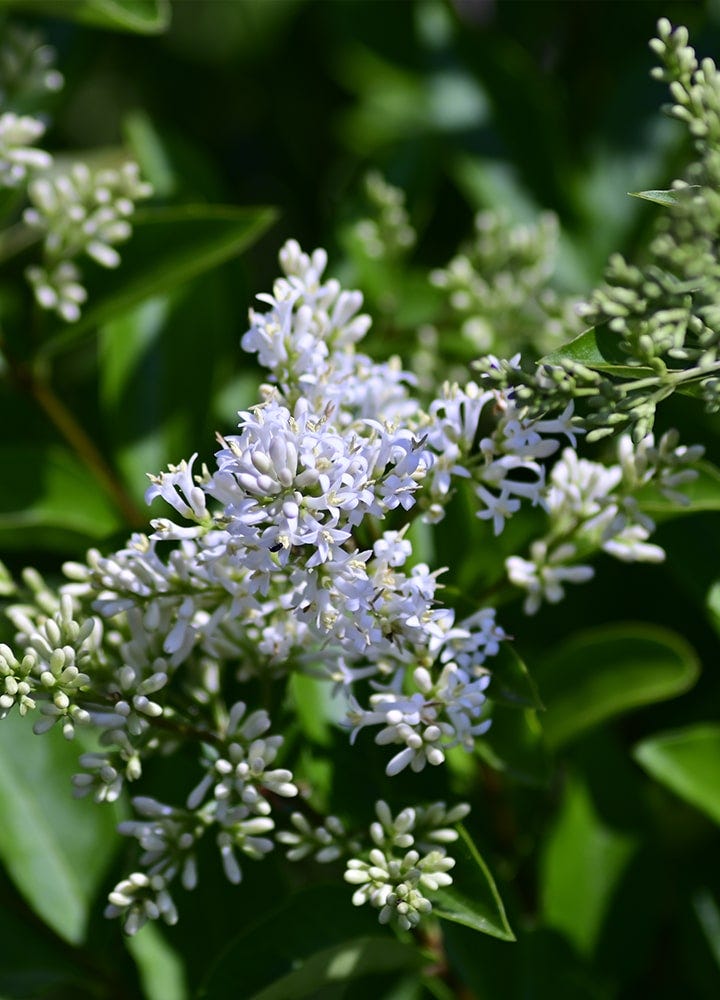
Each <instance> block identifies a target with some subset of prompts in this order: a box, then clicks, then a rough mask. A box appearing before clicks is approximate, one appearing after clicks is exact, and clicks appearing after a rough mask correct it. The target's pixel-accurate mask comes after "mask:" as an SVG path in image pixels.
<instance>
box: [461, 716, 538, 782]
mask: <svg viewBox="0 0 720 1000" xmlns="http://www.w3.org/2000/svg"><path fill="white" fill-rule="evenodd" d="M544 718H545V716H544V715H543V720H544ZM475 746H476V751H477V753H478V756H479V757H480V758H481V759H482V760H484V761H485V763H486V764H487V765H488V766H489V767H492V768H493V769H494V770H496V771H500V772H501V773H503V774H505V775H506V776H507V777H508V778H510V779H511V780H512V781H514V782H517V783H519V784H521V785H529V786H531V787H533V788H543V787H545V786H547V784H548V783H549V781H550V777H551V773H552V769H551V762H550V758H549V755H548V752H547V747H546V745H545V739H544V734H543V726H542V724H541V722H540V719H539V718H538V713H537V712H535V711H533V710H532V709H529V708H526V709H523V710H522V711H518V709H517V706H513V707H512V708H509V707H507V706H505V705H501V704H495V705H494V706H493V709H492V725H491V727H490V729H489V730H488V733H487V735H486V736H482V737H481V738H479V739H478V740H477V741H476V744H475Z"/></svg>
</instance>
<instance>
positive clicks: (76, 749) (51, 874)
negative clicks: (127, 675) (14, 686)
mask: <svg viewBox="0 0 720 1000" xmlns="http://www.w3.org/2000/svg"><path fill="white" fill-rule="evenodd" d="M81 752H82V747H81V746H78V745H77V744H76V743H69V742H67V741H66V740H64V739H63V738H62V736H61V734H60V732H59V731H53V732H51V733H48V734H46V735H44V736H35V734H34V733H33V732H32V723H31V721H30V720H29V719H27V718H25V719H23V718H21V717H20V716H19V715H16V714H12V715H9V716H8V717H7V718H6V719H4V720H3V721H2V722H0V815H2V823H0V860H1V861H2V863H3V865H4V867H5V869H6V871H7V872H8V874H9V875H10V877H11V878H12V880H13V882H14V883H15V885H16V886H17V888H18V890H19V891H20V892H21V893H22V895H23V896H24V897H25V899H26V900H27V902H28V903H29V904H30V906H31V907H32V908H33V909H34V910H35V912H36V913H37V914H38V916H40V917H41V918H42V919H43V920H44V921H45V922H46V923H48V924H49V925H50V926H51V927H52V928H53V930H54V931H55V932H56V933H57V934H58V935H60V937H62V938H64V939H65V940H66V941H70V942H72V943H73V944H77V943H79V942H81V941H82V940H83V939H84V937H85V931H86V926H87V920H88V916H89V913H90V906H91V904H92V902H93V899H94V897H95V894H96V892H97V890H98V888H99V886H100V882H101V880H102V878H103V876H104V874H105V870H106V868H107V865H108V863H109V861H110V859H111V858H112V856H113V854H114V852H115V850H116V847H117V844H118V840H119V836H118V834H117V833H116V831H115V823H116V818H117V817H116V813H115V810H114V809H113V808H112V807H110V806H106V807H105V808H98V806H97V805H96V804H95V803H94V802H93V801H92V800H91V799H82V800H77V799H74V798H73V797H72V785H71V782H70V779H71V777H72V775H73V774H75V773H76V772H77V771H78V763H77V759H78V754H79V753H81Z"/></svg>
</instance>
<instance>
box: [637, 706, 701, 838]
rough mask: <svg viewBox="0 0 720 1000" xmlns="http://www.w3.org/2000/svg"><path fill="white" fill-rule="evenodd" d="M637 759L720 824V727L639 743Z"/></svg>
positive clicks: (690, 729)
mask: <svg viewBox="0 0 720 1000" xmlns="http://www.w3.org/2000/svg"><path fill="white" fill-rule="evenodd" d="M633 756H634V757H635V760H636V761H637V762H638V763H639V764H641V765H642V767H644V768H645V770H646V771H647V772H648V774H650V775H651V776H652V777H653V778H655V779H656V781H659V782H661V783H662V784H663V785H665V786H666V787H667V788H669V789H670V790H671V791H673V792H675V794H676V795H679V796H680V797H681V798H683V799H685V801H686V802H690V803H692V805H694V806H696V807H697V808H698V809H702V811H703V812H705V813H707V815H708V816H710V818H711V819H714V820H715V822H716V823H720V725H718V724H713V723H707V724H698V725H694V726H688V727H686V728H685V729H676V730H673V731H670V732H666V733H659V734H658V735H656V736H651V737H650V738H649V739H647V740H643V741H642V742H641V743H638V745H637V746H636V747H635V749H634V750H633Z"/></svg>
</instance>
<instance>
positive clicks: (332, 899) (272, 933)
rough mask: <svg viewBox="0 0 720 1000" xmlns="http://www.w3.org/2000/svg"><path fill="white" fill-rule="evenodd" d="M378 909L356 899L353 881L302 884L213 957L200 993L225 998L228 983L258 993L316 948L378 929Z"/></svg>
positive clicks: (214, 999) (245, 993) (209, 997)
mask: <svg viewBox="0 0 720 1000" xmlns="http://www.w3.org/2000/svg"><path fill="white" fill-rule="evenodd" d="M377 932H378V923H377V911H375V910H372V909H371V908H370V907H368V906H362V907H356V906H353V905H352V890H351V888H350V886H347V885H344V884H340V883H339V882H338V883H333V884H330V885H314V886H311V887H309V888H306V889H301V890H300V891H298V892H295V893H293V894H292V895H291V896H289V897H288V898H286V899H285V901H284V902H283V903H282V904H281V905H280V906H278V907H277V908H276V909H275V910H274V911H273V912H272V913H271V914H270V915H269V916H266V917H264V918H263V919H262V920H260V921H259V922H258V923H257V924H255V925H254V926H253V927H252V928H251V929H250V930H247V931H243V932H242V933H240V934H239V935H237V936H236V937H235V938H234V939H233V940H232V941H231V942H230V944H229V945H228V946H227V948H225V950H224V951H223V952H222V954H221V955H220V957H219V958H218V959H217V961H216V962H215V963H214V965H213V966H212V968H211V969H210V972H209V974H208V976H207V979H206V981H205V983H204V984H203V986H202V987H201V989H200V991H199V996H201V997H203V998H207V1000H226V998H227V995H228V984H229V983H242V991H243V996H247V997H254V996H255V994H256V993H260V992H261V991H262V990H265V989H267V988H269V987H271V986H272V985H273V983H275V981H276V980H278V979H279V978H280V977H282V976H286V975H288V974H289V973H292V972H294V971H295V970H297V969H298V968H299V967H300V966H301V965H302V964H303V963H304V962H305V961H306V960H307V959H308V958H309V957H310V956H311V955H314V954H315V953H316V951H317V946H318V942H322V943H323V944H324V945H325V946H326V948H334V947H337V946H340V945H343V944H345V943H347V942H348V941H351V940H355V939H357V938H365V937H370V936H373V935H377Z"/></svg>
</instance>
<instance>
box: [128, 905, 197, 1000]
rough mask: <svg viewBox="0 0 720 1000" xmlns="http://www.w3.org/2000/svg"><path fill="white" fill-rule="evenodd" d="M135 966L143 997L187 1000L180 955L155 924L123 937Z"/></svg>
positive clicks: (187, 993) (153, 999)
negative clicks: (130, 935) (125, 938)
mask: <svg viewBox="0 0 720 1000" xmlns="http://www.w3.org/2000/svg"><path fill="white" fill-rule="evenodd" d="M126 947H127V949H128V951H129V952H130V954H131V955H132V957H133V958H134V959H135V964H136V965H137V967H138V972H139V974H140V981H141V983H142V986H143V991H144V994H145V1000H187V998H188V997H189V995H190V993H189V990H188V986H187V983H186V982H185V971H184V969H183V963H182V961H181V959H180V956H179V955H178V954H177V952H175V951H174V950H173V949H172V948H171V947H170V945H169V944H168V943H167V941H166V940H165V938H164V937H163V936H162V933H161V931H160V930H159V928H158V927H157V925H156V924H154V923H148V924H146V925H145V927H143V931H142V934H136V935H134V936H133V937H129V938H127V940H126Z"/></svg>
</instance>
